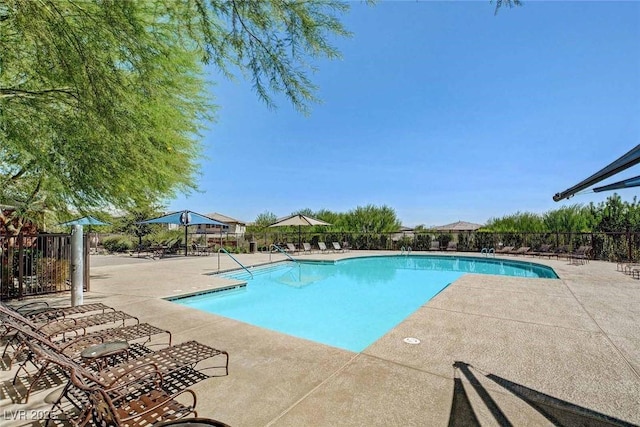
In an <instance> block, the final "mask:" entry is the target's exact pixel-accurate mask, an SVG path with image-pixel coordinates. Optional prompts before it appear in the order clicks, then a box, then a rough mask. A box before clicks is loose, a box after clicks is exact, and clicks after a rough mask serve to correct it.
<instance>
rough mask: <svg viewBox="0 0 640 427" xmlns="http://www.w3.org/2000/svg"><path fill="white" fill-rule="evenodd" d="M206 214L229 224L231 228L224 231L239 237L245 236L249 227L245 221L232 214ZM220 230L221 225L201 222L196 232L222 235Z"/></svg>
mask: <svg viewBox="0 0 640 427" xmlns="http://www.w3.org/2000/svg"><path fill="white" fill-rule="evenodd" d="M205 216H207V217H209V218H211V219H215V220H216V221H220V222H223V223H225V224H227V225H228V226H229V228H228V229H226V230H224V232H225V233H228V234H235V235H236V236H237V237H240V236H244V233H245V231H246V229H247V224H246V223H245V222H244V221H240V220H239V219H235V218H231V217H230V216H226V215H222V214H220V213H217V212H213V213H208V214H205ZM220 232H221V228H220V226H218V225H207V224H199V225H198V226H197V228H196V230H195V233H196V234H210V235H212V236H220Z"/></svg>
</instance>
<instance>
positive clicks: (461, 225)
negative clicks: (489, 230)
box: [432, 221, 483, 231]
mask: <svg viewBox="0 0 640 427" xmlns="http://www.w3.org/2000/svg"><path fill="white" fill-rule="evenodd" d="M482 226H483V225H482V224H475V223H473V222H466V221H458V222H454V223H452V224H446V225H439V226H437V227H432V230H438V231H475V230H477V229H478V228H480V227H482Z"/></svg>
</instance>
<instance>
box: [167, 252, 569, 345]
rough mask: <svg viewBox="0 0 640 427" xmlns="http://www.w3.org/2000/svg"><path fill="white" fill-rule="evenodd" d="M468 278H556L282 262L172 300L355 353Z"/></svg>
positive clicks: (417, 262)
mask: <svg viewBox="0 0 640 427" xmlns="http://www.w3.org/2000/svg"><path fill="white" fill-rule="evenodd" d="M466 272H475V273H486V274H502V275H509V276H521V277H550V278H557V276H556V275H555V272H553V270H552V269H550V268H547V267H543V266H540V265H536V264H530V263H522V262H516V261H498V260H491V259H481V258H459V257H456V258H454V257H428V256H391V257H366V258H355V259H348V260H342V261H338V262H336V263H333V262H301V263H293V262H288V263H284V264H279V265H276V266H270V267H268V268H259V269H255V270H253V274H254V278H251V277H250V276H249V275H248V274H247V273H246V272H239V273H235V274H233V275H229V277H234V278H237V279H241V280H246V281H247V286H246V287H244V288H241V290H234V291H229V292H218V293H212V294H205V295H198V296H193V297H188V298H180V299H176V300H174V302H176V303H179V304H184V305H187V306H190V307H192V308H195V309H199V310H203V311H207V312H210V313H216V314H219V315H222V316H225V317H229V318H232V319H236V320H240V321H243V322H246V323H250V324H252V325H256V326H261V327H263V328H267V329H271V330H274V331H278V332H283V333H285V334H289V335H293V336H296V337H300V338H306V339H309V340H312V341H316V342H320V343H323V344H328V345H331V346H334V347H338V348H343V349H346V350H351V351H355V352H360V351H362V350H364V349H365V348H366V347H368V346H369V345H371V344H372V343H373V342H375V341H376V340H377V339H379V338H380V337H382V335H384V334H385V333H387V332H388V331H389V330H390V329H391V328H393V327H394V326H396V325H397V324H399V323H400V322H401V321H402V320H404V319H405V318H406V317H407V316H408V315H410V314H411V313H413V312H414V311H416V310H417V309H418V308H419V307H421V306H422V305H424V304H425V303H426V302H427V301H429V300H430V299H431V298H432V297H433V296H434V295H436V294H437V293H438V292H440V291H441V290H442V289H444V288H445V287H446V286H447V285H449V284H450V283H452V282H453V281H455V280H456V279H458V278H459V277H460V276H462V275H463V274H465V273H466Z"/></svg>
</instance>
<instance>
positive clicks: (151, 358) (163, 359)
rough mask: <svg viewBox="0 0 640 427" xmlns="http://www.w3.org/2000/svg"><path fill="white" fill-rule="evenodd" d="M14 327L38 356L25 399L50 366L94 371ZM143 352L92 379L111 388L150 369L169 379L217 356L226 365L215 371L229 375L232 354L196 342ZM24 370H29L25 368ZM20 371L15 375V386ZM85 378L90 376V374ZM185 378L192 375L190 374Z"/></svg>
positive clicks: (36, 335)
mask: <svg viewBox="0 0 640 427" xmlns="http://www.w3.org/2000/svg"><path fill="white" fill-rule="evenodd" d="M14 327H15V328H16V329H17V330H18V332H19V335H21V336H22V339H23V340H24V342H25V344H26V345H28V346H29V348H30V349H31V351H32V352H33V353H34V354H35V360H33V359H31V360H30V361H31V362H32V363H34V364H35V365H36V366H37V368H38V372H37V373H36V374H35V375H29V377H30V378H34V379H33V380H32V381H31V383H30V386H29V389H28V392H27V395H26V399H28V397H29V394H30V392H31V389H32V388H33V386H34V385H35V384H36V383H37V382H38V380H39V379H40V378H41V377H42V375H44V373H45V372H46V371H47V370H48V369H49V367H50V365H51V363H54V364H58V365H61V364H64V365H67V366H71V367H73V368H74V369H76V370H79V371H80V372H91V371H90V370H89V369H88V368H87V367H85V366H83V365H82V364H80V363H78V362H76V361H74V360H73V359H71V358H70V357H69V356H67V355H66V354H64V353H63V352H61V351H59V347H58V346H56V345H52V344H51V342H50V341H48V340H46V339H43V338H42V336H40V335H39V334H37V333H34V332H33V331H30V330H29V329H28V328H23V327H20V326H18V325H14ZM147 350H148V349H147ZM142 352H143V353H144V354H143V355H142V356H140V357H137V358H133V359H131V358H129V359H127V360H124V361H123V362H121V363H119V364H117V365H114V366H110V367H108V368H106V369H102V370H99V371H94V372H93V373H91V376H92V377H93V378H94V382H96V383H99V384H101V385H111V386H112V385H114V384H115V383H117V381H119V380H120V379H121V378H123V374H124V373H128V374H129V375H130V374H131V373H133V372H136V373H137V374H138V375H141V376H144V375H145V374H146V372H147V371H148V370H149V367H153V368H154V369H155V370H158V371H159V372H161V373H162V375H163V376H165V377H170V376H171V375H173V374H176V373H179V372H182V371H183V370H184V369H187V370H193V368H194V367H195V366H196V364H197V363H199V362H201V361H203V360H206V359H210V358H213V357H215V356H218V355H223V356H224V357H225V363H224V365H221V366H215V367H212V368H224V375H228V374H229V353H227V352H226V351H224V350H218V349H215V348H213V347H209V346H206V345H204V344H201V343H199V342H197V341H187V342H184V343H181V344H177V345H173V346H169V347H165V348H163V349H160V350H158V351H155V352H151V351H150V350H149V351H145V350H144V349H143V350H142ZM25 363H26V362H25ZM22 370H24V371H26V369H25V368H23V369H22ZM19 372H20V369H19V370H18V372H16V376H15V378H14V383H15V381H16V379H17V377H18V374H19ZM83 375H84V376H87V374H83ZM186 375H190V374H189V373H187V374H186Z"/></svg>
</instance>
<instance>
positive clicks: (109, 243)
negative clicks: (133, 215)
mask: <svg viewBox="0 0 640 427" xmlns="http://www.w3.org/2000/svg"><path fill="white" fill-rule="evenodd" d="M102 246H104V248H105V249H106V250H107V251H109V252H126V251H130V250H132V249H133V248H134V247H135V244H134V242H133V239H132V238H131V237H129V236H126V235H120V236H110V237H105V238H104V239H103V240H102Z"/></svg>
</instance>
